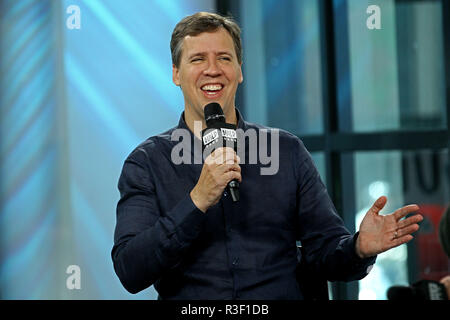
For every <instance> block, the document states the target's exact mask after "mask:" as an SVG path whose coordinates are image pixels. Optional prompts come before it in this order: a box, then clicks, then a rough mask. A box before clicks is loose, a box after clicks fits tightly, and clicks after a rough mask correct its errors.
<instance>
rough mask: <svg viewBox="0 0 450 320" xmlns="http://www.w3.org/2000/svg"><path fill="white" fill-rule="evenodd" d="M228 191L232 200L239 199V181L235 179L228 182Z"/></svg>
mask: <svg viewBox="0 0 450 320" xmlns="http://www.w3.org/2000/svg"><path fill="white" fill-rule="evenodd" d="M228 191H229V192H230V194H231V199H233V202H238V201H239V181H237V180H236V179H234V180H232V181H230V182H228Z"/></svg>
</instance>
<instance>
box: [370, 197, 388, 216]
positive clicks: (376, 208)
mask: <svg viewBox="0 0 450 320" xmlns="http://www.w3.org/2000/svg"><path fill="white" fill-rule="evenodd" d="M386 202H387V198H386V197H385V196H381V197H379V198H378V199H377V200H376V201H375V202H374V204H373V205H372V207H371V208H370V209H369V211H372V212H373V213H375V214H378V213H379V212H380V211H381V209H383V208H384V206H385V205H386Z"/></svg>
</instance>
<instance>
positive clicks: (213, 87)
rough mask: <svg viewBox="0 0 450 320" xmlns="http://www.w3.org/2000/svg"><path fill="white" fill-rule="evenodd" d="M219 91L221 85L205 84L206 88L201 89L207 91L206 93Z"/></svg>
mask: <svg viewBox="0 0 450 320" xmlns="http://www.w3.org/2000/svg"><path fill="white" fill-rule="evenodd" d="M221 89H222V85H221V84H207V85H206V86H203V87H202V90H207V91H219V90H221Z"/></svg>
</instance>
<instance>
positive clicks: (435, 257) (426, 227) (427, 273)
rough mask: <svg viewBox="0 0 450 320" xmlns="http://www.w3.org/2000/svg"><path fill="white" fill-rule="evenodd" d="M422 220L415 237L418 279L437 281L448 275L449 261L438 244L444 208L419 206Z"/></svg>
mask: <svg viewBox="0 0 450 320" xmlns="http://www.w3.org/2000/svg"><path fill="white" fill-rule="evenodd" d="M419 207H420V210H419V212H418V213H420V214H421V215H422V216H423V217H424V220H423V221H422V222H421V223H420V229H419V231H418V233H417V235H416V243H417V258H418V267H419V275H418V278H419V279H427V280H434V281H439V280H440V279H442V278H443V277H445V276H447V275H449V274H450V259H449V257H448V256H447V255H446V254H445V252H444V250H443V249H442V246H441V243H440V242H439V222H440V220H441V217H442V215H443V214H444V211H445V210H446V209H447V208H446V207H443V206H440V205H435V204H419Z"/></svg>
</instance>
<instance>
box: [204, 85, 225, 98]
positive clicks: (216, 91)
mask: <svg viewBox="0 0 450 320" xmlns="http://www.w3.org/2000/svg"><path fill="white" fill-rule="evenodd" d="M200 89H201V90H202V91H203V94H204V95H205V96H206V97H208V98H217V97H218V96H220V95H221V93H222V89H223V85H222V84H206V85H204V86H203V87H201V88H200Z"/></svg>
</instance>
